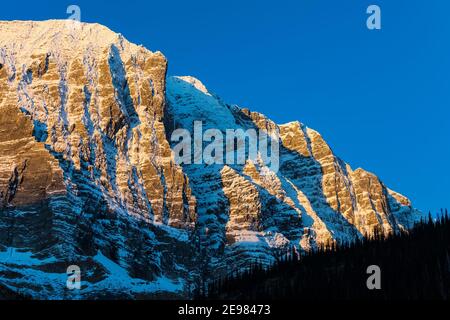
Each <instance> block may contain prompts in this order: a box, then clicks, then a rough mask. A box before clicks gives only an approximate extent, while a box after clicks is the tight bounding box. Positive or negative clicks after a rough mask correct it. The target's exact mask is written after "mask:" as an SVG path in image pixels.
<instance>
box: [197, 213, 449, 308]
mask: <svg viewBox="0 0 450 320" xmlns="http://www.w3.org/2000/svg"><path fill="white" fill-rule="evenodd" d="M449 235H450V220H449V215H448V212H447V210H445V212H442V214H441V217H440V218H439V219H437V220H432V219H431V216H430V217H429V218H428V220H427V221H422V222H421V223H418V224H417V225H416V226H415V227H414V228H413V229H412V230H410V231H409V232H402V233H398V234H395V235H392V236H390V237H388V238H385V237H383V236H379V235H375V236H374V237H373V238H372V239H370V240H360V241H357V242H354V243H352V244H347V245H337V246H336V245H333V246H332V247H331V248H330V247H328V248H321V249H320V250H318V251H315V252H310V253H307V254H304V255H301V256H300V255H299V254H297V252H296V251H295V250H292V251H289V252H286V253H285V255H284V258H282V259H280V261H278V262H277V263H275V264H274V265H273V266H271V267H270V268H264V267H263V266H261V265H260V264H258V263H255V265H254V266H252V267H251V268H250V269H249V270H246V271H245V272H242V273H239V274H232V275H229V276H228V277H226V278H224V279H220V280H216V281H214V282H211V283H209V285H208V286H207V289H206V290H203V292H198V293H197V298H198V299H250V300H255V299H258V300H263V299H270V300H273V299H275V300H277V299H280V300H281V299H294V300H305V299H306V300H342V299H343V300H354V299H356V300H368V299H370V300H372V299H380V300H396V299H401V300H415V299H427V300H436V299H438V300H442V299H445V300H447V299H449V298H450V254H449V249H450V239H449ZM371 265H376V266H378V267H379V268H380V271H381V272H380V277H381V289H379V290H377V289H375V290H369V289H368V287H367V280H368V278H369V277H371V276H372V275H373V274H372V273H368V271H367V268H368V267H369V266H371Z"/></svg>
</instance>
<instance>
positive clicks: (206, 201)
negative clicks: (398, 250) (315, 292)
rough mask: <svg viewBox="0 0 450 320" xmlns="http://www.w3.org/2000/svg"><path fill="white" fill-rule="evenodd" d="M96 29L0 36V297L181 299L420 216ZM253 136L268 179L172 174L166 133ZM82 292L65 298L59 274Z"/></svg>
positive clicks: (56, 26)
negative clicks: (286, 255) (208, 281)
mask: <svg viewBox="0 0 450 320" xmlns="http://www.w3.org/2000/svg"><path fill="white" fill-rule="evenodd" d="M166 70H167V61H166V59H165V58H164V56H163V55H162V54H161V53H159V52H157V53H152V52H150V51H148V50H147V49H145V48H143V47H140V46H136V45H134V44H131V43H129V42H128V41H127V40H125V39H124V38H123V37H122V36H121V35H119V34H116V33H114V32H112V31H110V30H109V29H107V28H105V27H103V26H100V25H96V24H79V25H76V24H72V23H70V22H67V21H46V22H0V288H1V287H3V288H5V289H4V290H3V291H2V290H0V293H1V292H9V291H10V290H13V291H16V292H20V293H21V294H24V295H27V296H28V295H29V296H32V297H37V298H50V297H51V298H89V297H96V298H99V297H116V296H119V297H130V298H131V297H141V298H146V297H148V298H151V297H180V296H183V297H186V296H189V295H190V294H191V291H192V289H193V287H194V286H195V285H196V283H198V280H199V277H206V278H209V277H216V276H219V275H220V274H224V273H225V272H229V271H232V270H236V269H241V268H245V267H248V266H249V265H250V264H251V263H253V262H255V260H258V261H260V262H263V263H267V264H269V263H272V262H273V261H274V260H275V259H276V258H277V255H278V254H279V252H280V251H281V250H283V249H286V248H289V247H291V246H294V247H296V248H297V249H298V250H299V251H302V250H310V249H314V248H316V247H317V246H318V245H324V244H327V243H330V242H332V241H352V240H354V239H356V238H357V237H362V236H366V235H370V234H372V233H373V232H374V231H375V230H377V231H380V232H383V233H385V234H388V233H391V232H395V231H396V230H399V229H407V228H409V227H411V225H412V223H413V222H414V221H415V220H416V219H418V218H420V213H418V212H417V211H415V210H414V209H413V208H412V207H411V204H410V202H409V200H408V199H406V198H405V197H403V196H401V195H400V194H398V193H395V192H393V191H391V190H389V189H388V188H387V187H386V186H384V184H383V183H382V182H381V181H380V180H379V179H378V178H377V177H376V176H375V175H373V174H371V173H368V172H366V171H364V170H362V169H357V170H354V171H353V170H352V169H351V168H350V166H349V165H347V164H345V163H344V162H343V161H342V160H340V159H339V158H337V157H336V156H335V155H334V154H333V152H332V150H331V148H330V147H329V146H328V145H327V144H326V142H325V141H324V140H323V138H322V137H321V136H320V134H318V133H317V132H315V131H314V130H311V129H309V128H307V127H306V126H305V125H303V124H301V123H299V122H293V123H289V124H285V125H277V124H275V123H273V122H272V121H270V120H269V119H267V118H266V117H265V116H263V115H261V114H258V113H255V112H250V111H248V110H246V109H240V108H238V107H235V106H229V105H227V104H225V103H224V102H222V101H221V100H220V99H219V98H218V97H217V96H215V95H214V94H211V93H210V92H208V90H207V89H206V87H205V86H204V85H203V84H202V83H201V82H200V81H199V80H197V79H194V78H191V77H181V78H178V77H174V78H168V80H167V83H166ZM194 121H203V123H204V129H205V130H206V129H207V128H216V129H219V130H221V131H222V132H225V130H226V129H244V130H247V129H250V128H254V129H261V130H264V131H267V132H270V133H273V134H275V135H276V136H277V137H278V139H279V142H280V170H279V171H278V172H272V171H270V169H269V168H267V167H265V166H264V165H263V164H262V163H261V162H259V161H247V162H246V163H245V165H211V166H205V165H204V164H202V165H194V164H192V165H183V166H179V165H177V164H175V160H174V156H173V154H172V150H171V146H170V142H169V140H170V139H169V138H168V137H170V134H171V132H172V131H173V130H174V129H175V128H185V129H188V130H191V131H192V130H193V128H192V124H193V122H194ZM74 264H75V265H78V266H80V268H81V271H82V274H81V276H82V281H83V283H82V290H81V291H69V290H67V289H66V279H67V275H66V274H65V272H66V268H67V267H68V266H69V265H74Z"/></svg>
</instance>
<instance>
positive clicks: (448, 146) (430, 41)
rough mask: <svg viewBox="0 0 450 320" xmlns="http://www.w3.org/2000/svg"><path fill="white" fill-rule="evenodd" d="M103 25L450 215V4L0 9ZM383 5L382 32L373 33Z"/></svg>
mask: <svg viewBox="0 0 450 320" xmlns="http://www.w3.org/2000/svg"><path fill="white" fill-rule="evenodd" d="M70 4H77V5H79V6H80V8H81V19H82V21H85V22H98V23H101V24H104V25H106V26H108V27H109V28H111V29H112V30H114V31H116V32H120V33H122V34H123V35H124V36H125V37H126V38H128V39H129V40H130V41H132V42H135V43H138V44H143V45H144V46H146V47H147V48H149V49H150V50H160V51H162V52H163V53H164V54H165V55H166V57H167V58H168V59H169V75H192V76H195V77H197V78H199V79H200V80H202V81H203V82H204V83H205V84H206V86H207V87H208V88H209V89H210V90H212V91H215V92H216V93H218V94H219V95H220V96H222V97H223V98H224V99H225V100H226V101H228V102H230V103H237V104H239V105H241V106H245V107H249V108H250V109H252V110H255V111H259V112H262V113H264V114H266V115H268V116H269V117H270V118H272V119H273V120H275V121H276V122H279V123H284V122H289V121H292V120H300V121H301V122H303V123H305V124H306V125H308V126H309V127H311V128H314V129H316V130H318V131H319V132H321V133H322V135H323V136H324V137H325V139H326V140H327V141H328V143H329V144H330V145H331V146H332V148H333V150H334V151H335V153H336V154H338V155H339V156H340V157H341V158H343V159H344V160H346V161H347V162H348V163H350V164H351V165H352V167H354V168H357V167H363V168H365V169H366V170H368V171H371V172H374V173H376V174H377V175H378V176H379V177H380V178H381V179H382V180H383V181H384V182H385V183H386V184H387V185H388V186H389V187H391V188H392V189H394V190H397V191H399V192H401V193H403V194H405V195H406V196H408V197H410V198H411V199H412V200H413V202H414V205H415V206H416V207H418V208H419V209H422V210H425V211H428V210H432V211H436V210H438V209H439V208H441V207H448V208H450V188H449V186H450V170H449V168H448V167H449V163H450V161H449V160H450V133H449V128H450V72H449V71H450V24H449V23H448V21H449V15H450V2H449V1H445V0H441V1H437V0H427V1H425V0H422V1H419V0H395V1H392V0H390V1H383V0H370V1H365V0H341V1H335V0H334V1H332V0H329V1H325V0H297V1H283V0H278V1H263V0H259V1H243V0H241V1H235V0H227V1H195V0H192V1H181V0H180V1H170V0H168V1H161V0H158V1H153V0H150V1H132V0H128V1H124V2H123V1H122V2H116V1H92V0H91V1H75V0H74V1H71V2H64V1H44V0H41V1H20V2H19V1H7V2H5V1H3V2H2V4H1V10H0V19H1V20H45V19H50V18H53V19H54V18H66V17H67V16H68V15H67V14H66V8H67V6H68V5H70ZM371 4H377V5H379V6H380V8H381V13H382V29H381V30H380V31H369V30H368V29H367V28H366V24H365V23H366V18H367V14H366V8H367V7H368V6H369V5H371Z"/></svg>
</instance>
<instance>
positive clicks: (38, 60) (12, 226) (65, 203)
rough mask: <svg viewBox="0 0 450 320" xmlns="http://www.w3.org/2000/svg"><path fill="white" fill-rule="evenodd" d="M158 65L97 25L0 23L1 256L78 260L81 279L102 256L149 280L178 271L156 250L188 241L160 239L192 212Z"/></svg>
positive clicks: (156, 56)
mask: <svg viewBox="0 0 450 320" xmlns="http://www.w3.org/2000/svg"><path fill="white" fill-rule="evenodd" d="M166 69H167V61H166V59H165V58H164V56H163V55H162V54H161V53H159V52H157V53H152V52H150V51H148V50H147V49H145V48H143V47H139V46H136V45H134V44H131V43H129V42H128V41H126V40H125V39H124V38H123V37H122V36H121V35H119V34H116V33H114V32H112V31H110V30H109V29H107V28H105V27H102V26H100V25H93V24H80V25H73V24H71V23H70V22H67V21H48V22H0V86H1V87H0V94H1V96H0V111H1V112H0V128H1V129H0V211H1V214H0V217H1V223H0V229H1V232H0V234H1V236H0V239H1V241H0V246H1V249H0V250H13V249H12V248H14V250H15V248H18V249H23V250H25V251H27V252H33V253H38V254H41V255H42V257H41V258H43V259H46V258H48V259H53V258H55V257H56V258H57V260H58V262H59V260H65V261H67V262H73V263H74V264H78V263H77V261H78V260H82V261H84V260H89V261H84V262H80V264H84V265H85V268H86V269H88V270H89V273H91V274H95V273H97V274H96V275H95V276H93V277H92V279H89V281H91V282H96V281H97V282H98V281H100V280H101V279H102V278H104V277H105V275H108V272H107V270H103V272H102V271H101V270H96V269H99V268H100V269H102V268H103V269H105V266H104V264H103V265H102V263H101V262H98V261H95V257H97V258H99V257H103V255H104V256H105V257H106V258H108V259H111V260H112V261H114V263H117V264H118V265H120V266H121V267H123V268H124V269H125V270H127V271H128V273H129V274H132V275H134V276H136V277H140V278H143V279H145V280H148V281H153V280H155V279H158V277H163V276H165V275H166V274H170V275H171V276H172V278H174V276H175V275H177V272H176V269H175V268H174V265H175V264H176V263H177V262H176V260H177V259H178V258H174V257H169V256H167V257H161V256H160V255H161V253H162V252H163V251H164V250H165V249H163V248H162V247H164V246H166V245H169V246H174V247H173V248H172V249H171V250H174V252H175V251H176V250H177V249H176V246H178V245H179V246H181V247H182V246H186V245H187V244H186V243H185V242H183V241H175V240H174V241H172V243H171V244H164V242H165V240H164V238H168V239H171V238H172V237H173V235H172V234H171V232H172V228H177V229H176V230H178V229H182V230H183V232H184V234H183V235H182V236H183V237H188V236H189V234H190V230H191V229H192V228H193V227H194V223H195V220H196V216H195V199H194V198H193V197H192V196H191V190H190V186H189V183H188V179H187V177H186V176H185V175H184V174H183V172H182V169H181V168H180V167H179V166H177V165H176V164H175V163H174V161H173V158H172V154H171V149H170V146H169V143H168V141H167V139H166V133H165V129H164V124H163V116H164V106H165V77H166ZM139 225H142V226H139ZM155 226H158V227H155ZM164 226H167V227H168V228H169V229H167V230H165V229H164V228H163V227H164ZM27 229H29V232H27ZM122 229H124V230H122ZM141 229H143V230H141ZM152 229H155V230H152ZM158 233H161V234H162V236H163V238H161V235H160V236H156V234H158ZM177 237H178V236H177ZM135 238H136V239H135ZM175 238H176V237H175ZM181 238H182V237H181ZM160 241H161V242H162V243H163V244H160V243H159V242H160ZM61 242H63V243H64V244H61ZM168 242H170V241H168ZM160 246H162V247H160ZM185 251H186V250H185ZM188 252H189V250H187V251H186V254H188ZM86 257H91V258H87V259H86ZM91 260H92V261H91ZM164 260H167V261H164ZM0 262H1V261H0ZM187 262H189V261H187ZM164 264H166V265H169V268H167V269H164V268H162V267H163V265H164ZM47 267H48V268H49V269H50V270H52V271H61V270H62V269H61V268H59V266H57V265H56V264H55V265H54V266H49V265H47ZM95 270H96V271H95ZM62 271H63V272H65V271H64V270H62ZM174 279H175V280H176V278H174ZM175 282H177V281H175ZM178 284H179V285H181V282H178ZM61 289H64V287H63V286H61ZM43 294H44V293H43Z"/></svg>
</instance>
